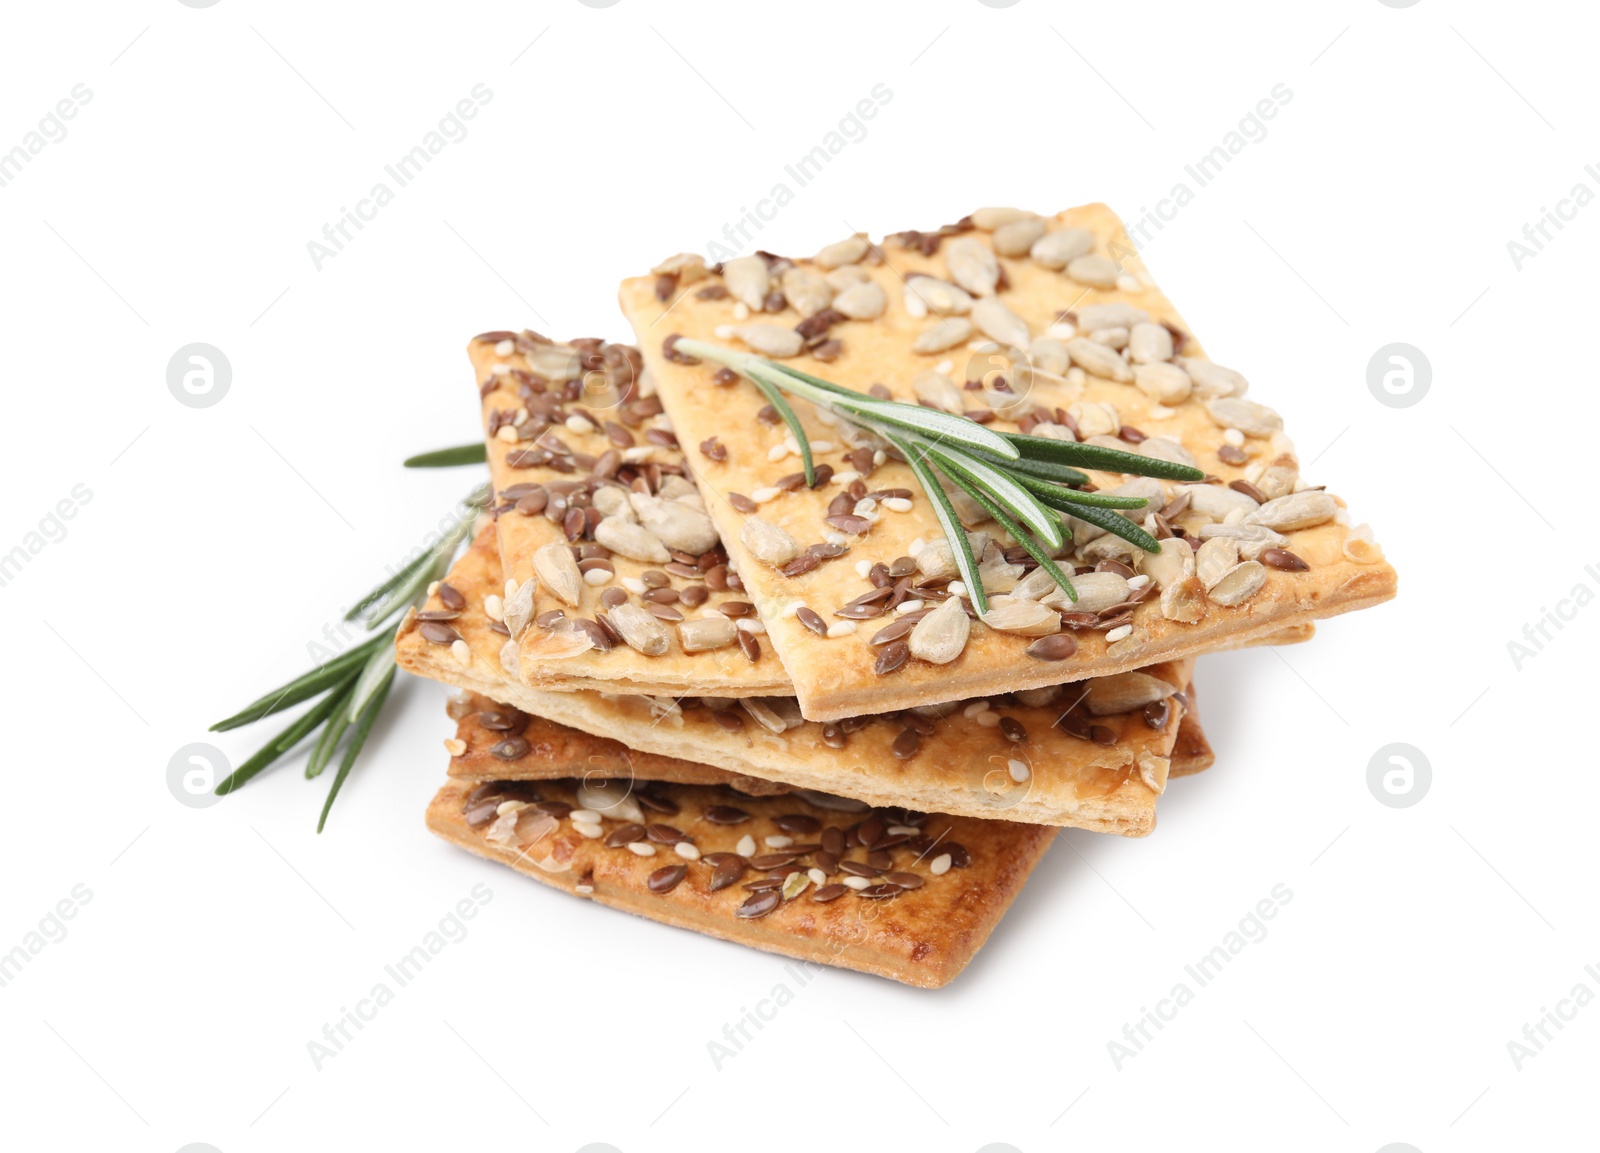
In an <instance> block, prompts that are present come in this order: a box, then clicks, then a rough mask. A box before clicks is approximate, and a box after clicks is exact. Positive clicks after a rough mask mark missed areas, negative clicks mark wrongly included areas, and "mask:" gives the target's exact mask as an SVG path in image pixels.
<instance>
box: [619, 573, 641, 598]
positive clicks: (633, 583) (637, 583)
mask: <svg viewBox="0 0 1600 1153" xmlns="http://www.w3.org/2000/svg"><path fill="white" fill-rule="evenodd" d="M622 587H623V588H625V589H627V590H628V591H629V592H631V593H633V594H634V595H635V596H641V597H642V596H644V592H645V583H644V581H642V580H640V579H639V578H638V577H623V578H622Z"/></svg>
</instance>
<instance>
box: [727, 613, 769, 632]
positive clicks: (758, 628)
mask: <svg viewBox="0 0 1600 1153" xmlns="http://www.w3.org/2000/svg"><path fill="white" fill-rule="evenodd" d="M733 627H734V628H736V629H738V630H739V631H740V632H742V633H752V634H754V635H756V636H762V635H764V634H765V633H766V631H767V626H766V625H764V624H762V623H761V618H760V617H741V618H740V619H739V620H737V621H735V622H734V623H733Z"/></svg>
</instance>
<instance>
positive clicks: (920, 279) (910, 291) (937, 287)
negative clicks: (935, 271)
mask: <svg viewBox="0 0 1600 1153" xmlns="http://www.w3.org/2000/svg"><path fill="white" fill-rule="evenodd" d="M913 308H921V309H922V312H920V313H917V312H912V309H913ZM906 311H907V312H911V313H912V315H913V316H926V315H927V314H928V313H929V312H932V313H934V314H935V315H938V316H965V315H966V314H967V313H969V312H971V311H972V297H971V296H970V295H969V294H968V293H967V292H966V291H965V290H964V289H960V288H957V287H956V286H955V285H953V284H951V283H950V282H949V281H947V280H940V279H938V278H937V277H933V276H913V277H911V278H910V279H909V280H907V281H906Z"/></svg>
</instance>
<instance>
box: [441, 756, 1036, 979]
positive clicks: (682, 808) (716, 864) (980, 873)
mask: <svg viewBox="0 0 1600 1153" xmlns="http://www.w3.org/2000/svg"><path fill="white" fill-rule="evenodd" d="M572 771H573V773H574V774H575V775H576V774H578V773H580V772H581V768H580V767H579V766H573V770H572ZM641 792H643V793H644V795H645V797H646V798H647V799H648V800H649V801H650V802H652V804H651V807H650V808H648V809H646V808H644V807H642V806H640V807H638V808H637V809H635V808H633V807H632V806H637V804H638V799H639V798H638V797H633V798H629V799H628V802H624V804H623V805H616V806H613V807H612V808H611V809H610V810H608V811H606V812H604V813H601V812H598V811H596V810H582V811H584V812H586V813H589V814H593V816H594V819H593V820H592V821H588V822H586V821H582V820H573V819H572V808H573V807H575V806H578V805H579V804H580V801H581V799H582V798H581V797H580V795H579V793H578V790H577V788H576V787H575V784H574V782H572V781H539V782H527V781H520V782H500V783H490V784H481V785H474V784H472V783H470V782H466V781H450V782H448V783H447V784H446V785H445V786H444V787H443V788H442V789H440V790H439V792H438V794H437V795H436V796H435V797H434V798H433V801H432V803H431V804H430V805H429V806H428V813H427V823H428V828H429V829H431V830H432V831H433V832H434V833H436V834H438V835H439V836H440V837H442V838H444V839H445V840H447V841H450V842H451V843H453V844H456V845H459V846H460V847H462V848H464V849H467V850H469V851H471V852H474V853H477V854H478V855H479V856H482V857H487V858H488V859H490V860H492V861H498V862H500V863H501V864H504V865H509V866H511V867H512V868H514V869H516V870H517V871H518V872H520V873H523V874H525V875H527V876H530V877H532V878H534V879H535V880H537V881H541V882H543V883H544V884H547V885H549V886H551V887H552V888H557V889H562V890H565V891H566V892H569V893H575V894H578V895H582V896H586V897H588V898H590V899H591V900H594V901H596V902H598V903H600V904H603V905H609V906H611V907H612V908H616V909H622V910H625V911H627V912H630V913H637V914H638V915H640V916H642V917H648V918H649V919H650V920H653V921H660V922H663V923H664V924H668V925H675V926H677V927H679V928H683V929H692V930H694V931H695V932H699V933H705V934H707V935H708V936H712V937H717V938H720V939H721V940H724V941H733V942H737V943H738V944H742V945H749V946H751V947H753V948H757V949H762V950H764V951H766V952H770V953H780V954H783V955H784V956H789V957H795V958H798V959H800V960H801V961H804V962H806V963H808V964H820V965H834V966H838V967H840V968H846V969H855V970H857V971H859V972H863V973H872V974H876V975H877V976H880V977H889V978H891V979H893V980H896V981H902V982H904V983H906V984H908V985H916V986H920V987H923V988H939V987H940V986H942V985H945V984H948V983H949V982H950V981H951V980H952V979H953V978H954V977H955V976H956V974H958V973H960V972H961V970H962V969H963V968H965V967H966V965H967V963H968V962H969V961H970V960H971V959H972V957H973V955H974V954H975V953H976V952H977V951H978V950H979V949H980V948H982V947H983V944H984V942H985V941H987V940H988V938H989V935H990V933H991V932H992V931H993V930H994V927H995V925H996V924H998V923H999V921H1000V918H1001V917H1002V916H1003V915H1004V914H1005V911H1006V909H1007V908H1008V907H1009V906H1010V904H1011V902H1012V901H1013V900H1014V899H1015V898H1016V895H1017V893H1018V892H1020V891H1021V889H1022V884H1023V882H1024V881H1026V880H1027V877H1028V874H1029V873H1030V872H1032V871H1033V868H1034V866H1035V865H1036V864H1038V862H1039V860H1040V858H1041V857H1042V856H1043V855H1044V852H1045V849H1046V848H1048V847H1049V844H1050V839H1051V838H1052V837H1053V836H1054V835H1055V830H1054V829H1052V828H1046V827H1042V826H1037V825H1019V824H1014V823H1012V822H1010V821H993V820H987V821H986V820H974V819H972V818H964V817H949V816H943V815H933V816H926V817H924V816H923V815H921V814H916V813H905V812H901V811H893V810H891V811H888V812H874V813H870V814H859V813H854V814H852V813H840V812H837V811H834V810H830V809H825V808H821V807H819V806H817V805H814V804H811V803H810V802H808V801H806V800H805V799H803V798H801V797H795V796H788V797H784V796H779V797H738V798H736V799H733V800H730V798H729V796H728V794H726V793H725V792H724V791H723V790H721V789H717V788H713V787H708V786H705V785H682V784H667V783H652V784H650V785H649V786H648V789H647V790H641ZM630 803H631V804H630ZM519 806H525V807H519ZM501 810H504V811H501ZM663 810H669V811H663ZM635 818H642V819H635ZM730 822H731V823H730ZM647 827H648V832H647V831H646V828H647ZM585 829H589V830H592V831H593V832H595V833H597V834H598V836H587V835H584V830H585ZM864 837H865V838H868V839H867V843H866V844H863V843H862V841H863V839H864ZM746 838H749V840H748V841H746V840H745V839H746ZM769 838H774V840H771V841H769ZM782 839H787V842H788V843H787V845H785V846H784V847H782V848H777V847H774V846H775V845H778V844H783V840H782ZM624 841H631V842H636V843H635V845H634V847H632V848H630V847H628V846H627V845H626V844H624V843H623V842H624ZM741 841H745V843H744V844H742V845H741V843H740V842H741ZM680 844H682V845H684V846H685V848H684V852H685V853H687V854H688V856H685V855H681V854H680V852H679V850H678V846H679V845H680ZM826 846H832V847H834V848H836V849H838V850H839V851H838V852H837V853H836V854H833V855H828V853H827V847H826ZM874 846H875V847H874ZM636 849H638V850H643V852H644V853H647V854H648V855H641V853H640V852H637V851H635V850H636ZM741 850H744V851H743V852H742V853H741ZM810 870H817V872H816V873H815V874H814V876H815V877H816V878H819V879H820V883H819V881H818V880H817V879H813V875H812V874H810ZM847 882H848V883H847ZM752 885H753V886H756V887H757V888H756V889H755V890H752V888H751V886H752ZM767 886H773V887H771V888H767ZM852 886H855V887H852Z"/></svg>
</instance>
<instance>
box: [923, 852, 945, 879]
mask: <svg viewBox="0 0 1600 1153" xmlns="http://www.w3.org/2000/svg"><path fill="white" fill-rule="evenodd" d="M949 871H950V854H949V853H940V854H939V855H938V856H937V857H935V858H934V859H933V860H932V861H930V862H929V863H928V872H930V873H932V874H933V875H934V876H935V877H942V876H944V875H945V874H946V873H948V872H949Z"/></svg>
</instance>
